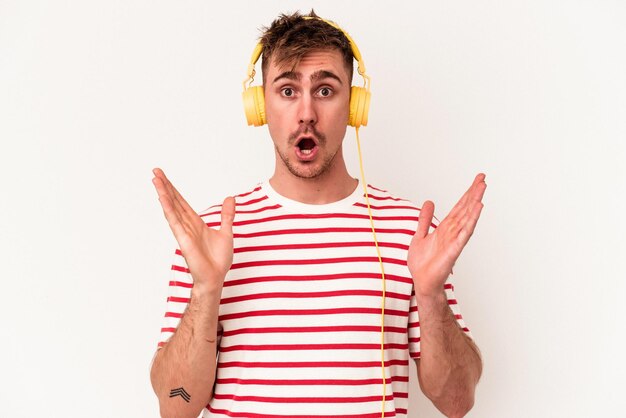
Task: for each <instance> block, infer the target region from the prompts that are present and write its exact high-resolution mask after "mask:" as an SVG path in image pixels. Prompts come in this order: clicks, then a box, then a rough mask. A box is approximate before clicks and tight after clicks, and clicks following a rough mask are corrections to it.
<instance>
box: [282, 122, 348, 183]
mask: <svg viewBox="0 0 626 418" xmlns="http://www.w3.org/2000/svg"><path fill="white" fill-rule="evenodd" d="M309 130H311V131H313V135H314V136H315V137H316V138H317V140H318V142H319V144H318V146H319V147H320V150H319V151H320V152H322V150H325V149H326V147H325V145H326V135H324V134H323V133H321V132H318V131H317V130H316V129H315V128H314V127H311V128H310V129H309V128H306V129H304V132H301V131H298V132H296V133H293V134H291V135H290V136H289V141H288V142H287V144H288V145H289V147H288V150H287V152H286V153H283V152H281V150H280V149H279V148H278V147H277V146H276V147H275V148H276V152H277V153H278V155H279V156H280V159H281V160H282V161H283V163H284V164H285V167H287V170H289V172H290V173H291V174H292V175H294V176H295V177H298V178H301V179H314V178H317V177H320V176H322V175H324V174H325V173H326V172H328V170H329V168H330V166H331V165H332V163H333V160H334V159H335V156H336V155H337V152H338V151H339V148H337V149H336V150H335V152H333V153H332V154H325V155H320V156H321V158H322V162H321V164H320V165H318V166H317V168H315V164H316V163H317V162H316V161H311V162H294V161H292V160H291V159H290V158H289V157H290V155H291V150H292V149H293V146H294V145H295V141H296V140H297V138H298V137H299V136H300V135H302V134H303V133H307V132H308V131H309ZM303 166H304V167H303Z"/></svg>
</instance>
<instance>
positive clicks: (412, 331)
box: [408, 283, 472, 359]
mask: <svg viewBox="0 0 626 418" xmlns="http://www.w3.org/2000/svg"><path fill="white" fill-rule="evenodd" d="M444 289H445V292H446V298H447V299H448V305H449V306H450V309H451V310H452V313H453V314H454V317H455V318H456V322H457V323H458V324H459V327H460V328H461V329H462V330H463V331H464V332H465V333H466V334H467V335H468V336H470V337H471V336H472V334H471V333H470V330H469V329H468V328H467V326H466V325H465V321H464V320H463V316H462V315H461V309H460V307H459V304H458V302H457V300H456V297H455V296H454V286H453V285H452V283H446V284H445V286H444ZM408 333H409V354H410V355H411V357H412V358H414V359H418V358H420V320H419V312H418V306H417V302H416V299H415V291H413V292H412V293H411V307H410V309H409V325H408Z"/></svg>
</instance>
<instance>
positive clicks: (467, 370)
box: [416, 292, 482, 417]
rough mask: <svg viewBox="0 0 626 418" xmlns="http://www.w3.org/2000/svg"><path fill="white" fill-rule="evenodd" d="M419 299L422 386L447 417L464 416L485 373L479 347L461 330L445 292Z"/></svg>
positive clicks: (472, 402)
mask: <svg viewBox="0 0 626 418" xmlns="http://www.w3.org/2000/svg"><path fill="white" fill-rule="evenodd" d="M416 297H417V305H418V312H419V318H420V359H419V360H418V362H419V363H418V377H419V382H420V387H421V388H422V391H423V392H424V394H425V395H426V396H427V397H428V398H429V399H430V400H431V401H432V402H433V404H434V405H435V406H436V407H437V408H438V409H439V410H440V411H441V412H442V413H444V414H445V415H446V416H448V417H462V416H464V415H465V414H466V413H467V412H468V411H469V410H470V409H471V408H472V406H473V404H474V390H475V388H476V385H477V383H478V379H479V378H480V375H481V372H482V362H481V359H480V354H479V351H478V348H477V347H476V346H475V345H474V343H473V342H472V341H471V339H470V338H469V337H467V336H466V335H465V333H464V331H463V330H462V329H461V328H460V327H459V325H458V323H457V321H456V318H455V317H454V314H453V313H452V310H451V309H450V307H449V305H448V301H447V298H446V295H445V293H444V292H441V293H440V294H437V295H435V296H428V297H420V296H418V295H416Z"/></svg>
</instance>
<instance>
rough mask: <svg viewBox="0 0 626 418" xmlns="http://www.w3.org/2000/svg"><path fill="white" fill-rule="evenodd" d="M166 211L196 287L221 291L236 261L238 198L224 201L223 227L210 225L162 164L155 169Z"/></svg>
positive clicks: (155, 176)
mask: <svg viewBox="0 0 626 418" xmlns="http://www.w3.org/2000/svg"><path fill="white" fill-rule="evenodd" d="M152 172H153V173H154V178H153V179H152V183H153V184H154V186H155V188H156V190H157V193H158V194H159V202H160V203H161V207H162V208H163V213H164V214H165V218H166V219H167V222H168V224H169V226H170V229H171V230H172V232H173V233H174V237H175V238H176V241H177V242H178V245H179V248H180V251H181V252H182V254H183V257H185V260H186V262H187V266H188V267H189V271H190V273H191V276H192V277H193V281H194V288H198V287H203V288H205V289H206V290H208V291H220V292H221V287H222V284H223V280H224V277H225V276H226V273H227V272H228V269H230V266H231V264H232V262H233V220H234V218H235V199H234V198H233V197H227V198H226V199H224V203H223V204H222V213H221V217H222V218H221V225H220V229H219V230H216V229H212V228H209V227H207V225H206V224H205V223H204V221H203V220H202V218H200V216H198V214H197V213H196V212H195V211H194V210H193V209H192V208H191V206H189V204H188V203H187V202H186V201H185V199H184V198H183V197H182V196H181V195H180V193H179V192H178V190H176V188H175V187H174V186H173V185H172V183H171V182H170V181H169V180H168V179H167V177H166V176H165V173H164V172H163V171H162V170H161V169H160V168H155V169H154V170H152Z"/></svg>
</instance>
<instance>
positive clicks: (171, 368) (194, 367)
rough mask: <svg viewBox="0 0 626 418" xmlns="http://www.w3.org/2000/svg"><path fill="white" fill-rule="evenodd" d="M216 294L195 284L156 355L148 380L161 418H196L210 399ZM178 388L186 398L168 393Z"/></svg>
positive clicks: (214, 339)
mask: <svg viewBox="0 0 626 418" xmlns="http://www.w3.org/2000/svg"><path fill="white" fill-rule="evenodd" d="M219 293H221V292H218V291H206V290H201V289H199V288H198V287H196V286H194V288H193V289H192V292H191V300H190V302H189V305H188V306H187V309H186V311H185V313H184V315H183V317H182V319H181V322H180V324H179V325H178V328H177V329H176V332H175V333H174V335H173V336H172V337H171V338H170V340H169V341H168V343H167V344H166V345H165V346H164V347H163V348H161V349H160V350H158V352H157V354H156V356H155V359H154V362H153V364H152V369H151V373H150V379H151V381H152V387H153V389H154V391H155V393H156V395H157V397H158V398H159V406H160V409H161V416H162V417H163V418H186V417H189V418H196V417H197V416H198V415H199V413H200V411H201V410H202V408H204V407H205V406H206V405H207V403H208V402H209V401H210V399H211V396H212V391H213V384H214V382H215V369H216V349H217V347H216V346H217V342H216V341H217V317H218V311H219ZM179 388H183V389H184V391H185V392H186V393H187V394H188V395H189V397H188V399H185V398H184V397H183V396H180V395H179V396H170V395H171V392H172V390H176V389H179ZM179 392H180V391H179Z"/></svg>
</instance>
